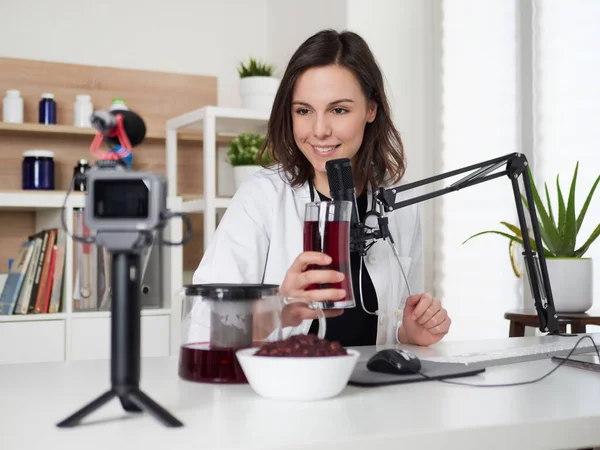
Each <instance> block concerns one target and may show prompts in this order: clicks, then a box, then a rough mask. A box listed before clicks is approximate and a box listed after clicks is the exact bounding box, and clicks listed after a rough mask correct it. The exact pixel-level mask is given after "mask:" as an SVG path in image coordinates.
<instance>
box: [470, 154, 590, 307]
mask: <svg viewBox="0 0 600 450" xmlns="http://www.w3.org/2000/svg"><path fill="white" fill-rule="evenodd" d="M578 170H579V163H577V165H576V166H575V173H574V175H573V180H572V182H571V186H570V188H569V196H568V199H567V202H566V203H565V197H564V196H563V193H562V191H561V188H560V183H559V177H558V176H557V177H556V192H557V201H556V202H555V206H556V205H557V206H558V208H557V211H556V212H557V214H555V211H554V209H553V207H552V202H551V201H550V194H549V192H548V186H547V184H546V183H544V189H545V196H546V204H544V202H543V200H542V198H541V197H540V195H539V192H538V190H537V188H536V186H535V184H534V182H533V177H532V175H531V171H530V170H528V176H529V179H530V181H531V186H532V191H533V197H534V201H535V207H536V211H537V219H538V223H539V228H540V234H541V237H542V241H543V252H544V256H545V257H546V265H547V266H548V275H549V278H550V287H551V289H552V296H553V298H554V307H555V309H556V311H557V312H564V313H582V312H585V311H587V310H589V309H590V308H591V307H592V304H593V261H592V259H591V258H585V257H584V255H585V254H586V252H587V251H588V250H589V248H590V246H591V245H592V243H593V242H594V241H595V240H596V239H597V238H598V236H599V235H600V224H598V225H597V226H596V227H595V228H594V230H593V231H592V233H591V235H590V236H588V237H584V239H579V242H580V245H579V246H578V245H577V242H578V237H579V236H578V234H579V231H580V229H581V225H582V223H583V219H584V218H585V215H586V213H587V211H588V208H589V206H590V202H591V201H592V197H593V195H594V191H595V190H596V186H598V182H600V176H598V178H597V179H596V181H595V182H594V184H593V185H592V189H591V190H590V192H589V193H588V195H587V198H586V200H585V202H584V203H583V206H582V207H581V210H580V211H579V212H578V213H577V212H576V211H575V186H576V183H577V172H578ZM523 203H524V204H525V206H526V207H527V200H526V199H525V197H523ZM500 223H501V224H502V225H503V226H504V227H506V228H507V231H496V230H487V231H482V232H480V233H477V234H475V235H473V236H471V237H469V238H468V239H467V240H466V241H465V242H467V241H468V240H470V239H472V238H474V237H476V236H480V235H482V234H488V233H493V234H497V235H500V236H503V237H506V238H508V239H509V240H510V243H509V255H510V261H511V264H512V268H513V271H514V272H515V275H516V276H517V277H522V278H523V280H524V281H523V283H524V285H523V297H524V302H525V304H526V305H533V297H532V295H531V290H530V288H529V281H528V280H527V278H525V277H526V276H527V273H525V275H524V276H522V275H523V274H522V273H521V269H520V261H521V259H522V258H517V257H516V256H515V253H516V250H517V247H520V246H522V244H523V236H522V234H521V229H520V227H518V226H516V225H513V224H511V223H508V222H500ZM529 237H530V240H531V246H532V248H533V249H534V250H535V251H536V252H537V249H536V246H535V242H534V240H533V233H532V231H531V230H529Z"/></svg>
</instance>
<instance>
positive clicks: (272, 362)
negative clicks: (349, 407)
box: [236, 348, 360, 401]
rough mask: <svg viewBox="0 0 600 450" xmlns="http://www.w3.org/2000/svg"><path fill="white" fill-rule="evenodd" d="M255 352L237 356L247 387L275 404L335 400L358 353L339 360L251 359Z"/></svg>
mask: <svg viewBox="0 0 600 450" xmlns="http://www.w3.org/2000/svg"><path fill="white" fill-rule="evenodd" d="M257 351H258V348H247V349H243V350H238V351H237V352H236V356H237V358H238V361H239V362H240V365H241V366H242V369H243V370H244V374H245V375H246V378H247V379H248V383H249V384H250V386H251V387H252V389H253V390H254V392H256V393H257V394H258V395H260V396H261V397H265V398H271V399H276V400H299V401H310V400H323V399H326V398H331V397H335V396H336V395H338V394H339V393H340V392H342V390H344V387H346V385H347V384H348V380H349V379H350V376H351V375H352V371H353V370H354V366H356V362H357V361H358V356H359V355H360V353H359V352H358V351H356V350H353V349H347V350H346V351H347V352H348V355H340V356H306V357H303V356H254V353H256V352H257Z"/></svg>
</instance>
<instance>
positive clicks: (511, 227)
mask: <svg viewBox="0 0 600 450" xmlns="http://www.w3.org/2000/svg"><path fill="white" fill-rule="evenodd" d="M500 223H501V224H502V225H504V226H505V227H506V228H508V229H509V230H510V231H512V232H513V233H515V234H516V235H517V236H519V237H522V233H521V229H520V228H519V227H518V226H516V225H513V224H511V223H508V222H500Z"/></svg>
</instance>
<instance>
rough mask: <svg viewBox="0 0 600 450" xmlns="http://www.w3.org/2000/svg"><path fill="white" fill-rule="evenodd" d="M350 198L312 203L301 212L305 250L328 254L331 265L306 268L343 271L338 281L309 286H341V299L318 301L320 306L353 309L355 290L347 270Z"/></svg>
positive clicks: (335, 287) (315, 287)
mask: <svg viewBox="0 0 600 450" xmlns="http://www.w3.org/2000/svg"><path fill="white" fill-rule="evenodd" d="M351 214H352V203H350V202H349V201H327V202H312V203H308V204H307V205H306V209H305V213H304V251H313V252H321V253H325V254H327V255H329V256H330V257H331V264H329V265H326V266H322V265H316V264H315V265H311V266H309V267H308V269H307V270H336V271H338V272H342V273H343V274H344V279H343V280H342V281H340V282H338V283H324V284H314V285H311V286H309V287H308V289H307V290H311V289H344V290H345V291H346V296H345V297H344V298H342V299H340V300H332V301H325V302H319V305H320V307H321V308H323V309H340V308H354V306H355V301H354V291H353V289H352V275H351V273H350V218H351Z"/></svg>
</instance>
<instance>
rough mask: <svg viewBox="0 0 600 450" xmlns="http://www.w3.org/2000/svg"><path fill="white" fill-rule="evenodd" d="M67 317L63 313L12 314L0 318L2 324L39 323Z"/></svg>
mask: <svg viewBox="0 0 600 450" xmlns="http://www.w3.org/2000/svg"><path fill="white" fill-rule="evenodd" d="M66 317H67V315H66V314H65V313H58V314H13V315H10V316H0V323H2V322H40V321H43V320H64V319H65V318H66Z"/></svg>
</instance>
